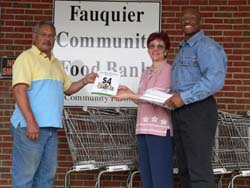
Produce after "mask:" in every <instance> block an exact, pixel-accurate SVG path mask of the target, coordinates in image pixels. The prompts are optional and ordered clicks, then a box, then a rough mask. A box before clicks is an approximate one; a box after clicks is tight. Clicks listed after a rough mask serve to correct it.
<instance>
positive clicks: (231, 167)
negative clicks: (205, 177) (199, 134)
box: [212, 112, 250, 188]
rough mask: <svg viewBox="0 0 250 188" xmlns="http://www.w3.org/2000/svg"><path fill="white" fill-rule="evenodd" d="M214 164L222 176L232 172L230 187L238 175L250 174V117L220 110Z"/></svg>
mask: <svg viewBox="0 0 250 188" xmlns="http://www.w3.org/2000/svg"><path fill="white" fill-rule="evenodd" d="M212 165H213V169H214V173H215V174H221V175H222V176H221V178H222V177H223V175H224V174H228V173H230V174H232V179H231V181H230V184H229V185H228V188H230V187H231V188H233V187H234V180H235V179H236V178H237V177H243V176H250V117H247V116H242V115H236V114H231V113H227V112H219V118H218V126H217V130H216V136H215V145H214V147H213V156H212ZM235 173H236V175H235ZM221 180H222V179H220V181H219V183H220V182H221Z"/></svg>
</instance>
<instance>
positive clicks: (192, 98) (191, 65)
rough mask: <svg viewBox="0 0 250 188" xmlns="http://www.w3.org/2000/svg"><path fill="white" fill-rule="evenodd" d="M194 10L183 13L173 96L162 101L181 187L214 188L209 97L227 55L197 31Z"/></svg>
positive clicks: (213, 115) (219, 83)
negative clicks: (167, 108)
mask: <svg viewBox="0 0 250 188" xmlns="http://www.w3.org/2000/svg"><path fill="white" fill-rule="evenodd" d="M200 22H201V17H200V13H199V12H198V10H196V9H194V8H187V9H185V10H184V11H183V14H182V18H181V26H182V29H183V32H184V40H183V41H182V42H181V43H180V50H179V52H178V53H177V55H176V58H175V61H174V64H173V69H172V71H173V72H172V90H173V96H172V97H171V98H170V99H169V100H167V101H166V105H168V106H170V107H171V108H173V109H174V110H173V111H172V122H173V129H174V138H175V146H176V157H177V162H178V169H179V175H180V178H181V188H214V179H213V169H212V165H211V162H210V160H211V154H212V146H213V143H214V135H215V131H216V126H217V119H218V114H217V106H216V101H215V99H214V98H213V94H214V93H215V92H217V91H219V90H220V89H221V88H222V87H223V85H224V80H225V75H226V66H227V65H226V62H227V56H226V54H225V52H224V50H223V48H222V47H221V46H220V45H219V44H218V43H216V42H215V41H214V40H212V39H210V38H208V37H206V36H205V35H204V33H203V32H202V31H200Z"/></svg>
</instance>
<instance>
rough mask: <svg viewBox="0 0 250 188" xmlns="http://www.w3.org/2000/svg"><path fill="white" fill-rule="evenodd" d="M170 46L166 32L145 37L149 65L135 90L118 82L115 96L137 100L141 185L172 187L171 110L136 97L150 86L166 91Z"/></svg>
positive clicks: (168, 80)
mask: <svg viewBox="0 0 250 188" xmlns="http://www.w3.org/2000/svg"><path fill="white" fill-rule="evenodd" d="M169 47H170V42H169V38H168V35H167V34H166V33H165V32H155V33H152V34H151V35H150V36H149V37H148V40H147V48H148V53H149V56H150V57H151V59H152V66H151V67H149V68H147V69H146V70H145V71H144V72H143V73H142V76H141V80H140V86H139V90H138V93H134V92H133V91H131V90H130V89H129V88H128V87H126V86H120V87H119V90H118V93H117V95H116V96H115V97H114V98H115V99H117V100H124V99H131V100H132V101H134V102H135V103H136V104H138V112H137V124H136V134H137V142H138V150H139V165H140V174H141V180H142V188H172V187H173V161H172V124H171V119H170V110H168V109H166V108H163V107H161V106H157V105H155V104H151V103H148V102H145V101H142V100H140V99H139V97H140V95H142V94H143V93H144V92H145V91H146V90H147V89H149V88H156V89H158V90H160V91H163V92H168V91H169V89H170V86H171V65H170V64H168V63H167V62H166V57H167V54H168V50H169Z"/></svg>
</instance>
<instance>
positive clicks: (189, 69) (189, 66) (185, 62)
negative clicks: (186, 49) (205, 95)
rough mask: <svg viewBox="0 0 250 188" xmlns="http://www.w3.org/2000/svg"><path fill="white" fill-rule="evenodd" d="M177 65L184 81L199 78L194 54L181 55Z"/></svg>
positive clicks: (198, 69)
mask: <svg viewBox="0 0 250 188" xmlns="http://www.w3.org/2000/svg"><path fill="white" fill-rule="evenodd" d="M179 65H180V67H181V70H182V72H181V75H182V76H183V78H184V81H185V82H196V81H198V80H199V79H200V77H201V72H200V68H199V63H198V59H197V57H196V56H183V57H182V59H181V61H180V64H179Z"/></svg>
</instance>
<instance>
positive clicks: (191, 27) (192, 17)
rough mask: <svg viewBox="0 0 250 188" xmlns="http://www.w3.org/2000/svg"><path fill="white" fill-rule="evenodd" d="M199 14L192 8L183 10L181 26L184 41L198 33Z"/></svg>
mask: <svg viewBox="0 0 250 188" xmlns="http://www.w3.org/2000/svg"><path fill="white" fill-rule="evenodd" d="M200 21H201V17H200V13H199V12H198V10H196V9H193V8H188V9H185V10H184V11H183V13H182V17H181V26H182V30H183V32H184V35H185V40H188V39H189V38H190V37H192V36H193V35H194V34H195V33H197V32H199V31H200Z"/></svg>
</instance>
